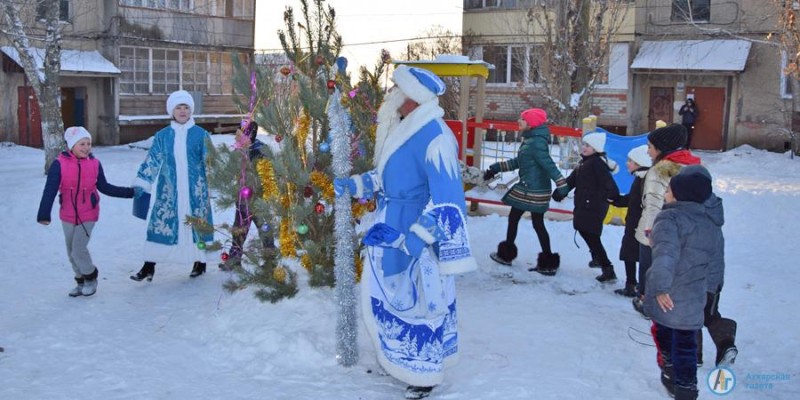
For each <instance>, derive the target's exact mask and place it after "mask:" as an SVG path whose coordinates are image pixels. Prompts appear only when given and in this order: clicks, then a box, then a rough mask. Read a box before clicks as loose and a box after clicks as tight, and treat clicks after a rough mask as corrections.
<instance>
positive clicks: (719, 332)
mask: <svg viewBox="0 0 800 400" xmlns="http://www.w3.org/2000/svg"><path fill="white" fill-rule="evenodd" d="M708 333H709V334H710V335H711V339H712V340H713V341H714V345H716V347H717V357H716V360H715V361H716V365H717V366H720V365H722V364H723V363H724V364H725V365H730V364H733V363H734V362H735V361H736V356H737V355H738V353H739V351H738V349H737V348H736V345H735V344H734V343H735V342H736V321H734V320H732V319H730V318H716V319H714V320H713V321H711V322H710V323H709V324H708Z"/></svg>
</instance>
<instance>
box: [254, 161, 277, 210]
mask: <svg viewBox="0 0 800 400" xmlns="http://www.w3.org/2000/svg"><path fill="white" fill-rule="evenodd" d="M256 172H257V173H258V176H259V178H261V197H262V198H264V200H267V201H269V200H270V199H271V198H275V197H277V196H278V183H277V181H276V180H275V170H274V169H273V168H272V162H271V161H269V160H267V159H265V158H262V159H260V160H258V162H257V163H256Z"/></svg>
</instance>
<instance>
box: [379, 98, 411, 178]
mask: <svg viewBox="0 0 800 400" xmlns="http://www.w3.org/2000/svg"><path fill="white" fill-rule="evenodd" d="M407 98H408V97H406V95H405V93H403V91H402V90H400V88H398V87H396V86H395V87H394V88H393V89H392V90H391V91H389V93H388V94H387V95H386V97H384V99H383V104H381V106H380V108H379V109H378V129H377V130H376V131H375V155H374V159H373V164H374V165H375V166H377V165H378V161H379V160H378V158H379V157H380V156H381V154H382V153H383V146H384V145H385V144H386V138H387V137H388V136H389V134H390V132H391V131H392V130H394V128H395V127H396V126H397V124H399V123H400V112H399V111H398V110H399V109H400V106H402V105H403V103H404V102H405V101H406V99H407Z"/></svg>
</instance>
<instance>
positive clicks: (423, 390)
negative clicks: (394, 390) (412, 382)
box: [406, 386, 433, 399]
mask: <svg viewBox="0 0 800 400" xmlns="http://www.w3.org/2000/svg"><path fill="white" fill-rule="evenodd" d="M431 391H433V386H409V387H407V388H406V398H407V399H424V398H426V397H428V396H430V395H431Z"/></svg>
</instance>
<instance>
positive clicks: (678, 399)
mask: <svg viewBox="0 0 800 400" xmlns="http://www.w3.org/2000/svg"><path fill="white" fill-rule="evenodd" d="M675 400H697V388H687V387H683V386H675Z"/></svg>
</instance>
